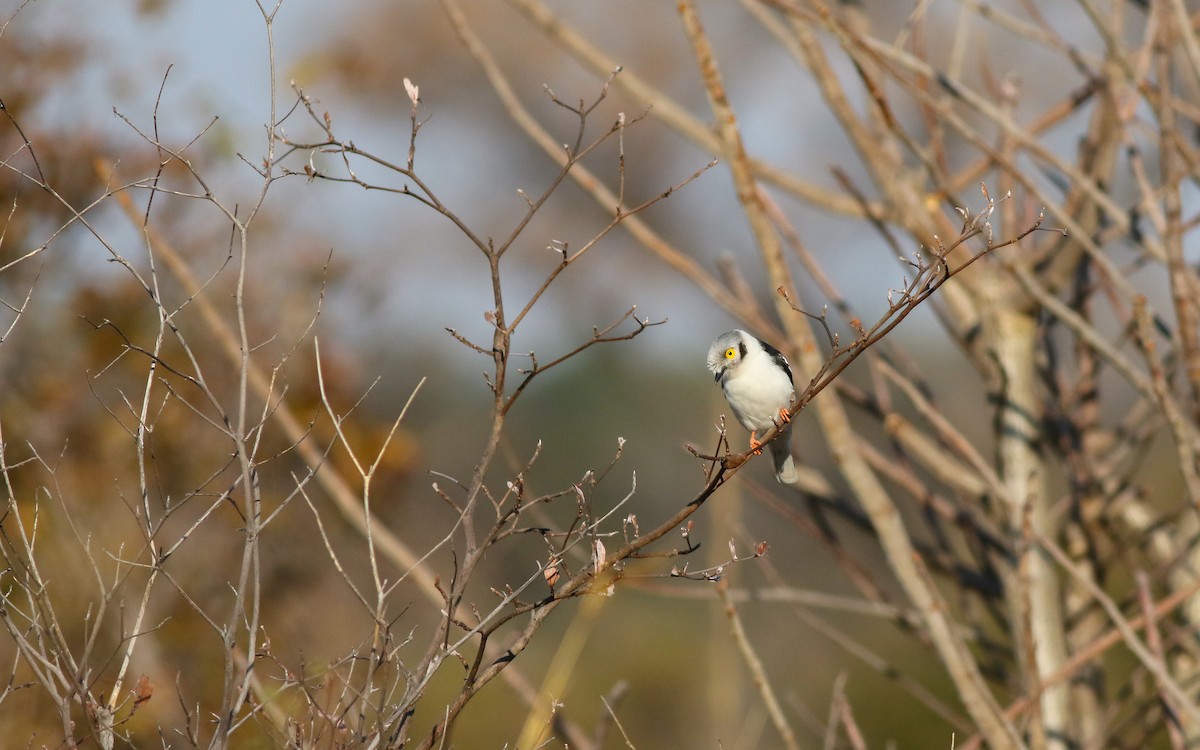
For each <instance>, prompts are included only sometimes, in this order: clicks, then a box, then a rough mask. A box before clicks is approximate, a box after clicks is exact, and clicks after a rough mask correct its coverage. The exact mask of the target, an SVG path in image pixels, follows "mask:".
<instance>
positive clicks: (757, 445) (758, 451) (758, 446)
mask: <svg viewBox="0 0 1200 750" xmlns="http://www.w3.org/2000/svg"><path fill="white" fill-rule="evenodd" d="M750 450H752V451H754V455H756V456H761V455H762V441H761V440H759V439H758V438H757V437H755V435H754V430H751V431H750Z"/></svg>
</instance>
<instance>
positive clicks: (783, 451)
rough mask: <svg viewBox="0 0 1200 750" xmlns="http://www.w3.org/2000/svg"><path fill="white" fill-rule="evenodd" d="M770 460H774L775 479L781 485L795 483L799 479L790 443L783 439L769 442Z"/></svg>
mask: <svg viewBox="0 0 1200 750" xmlns="http://www.w3.org/2000/svg"><path fill="white" fill-rule="evenodd" d="M784 437H787V436H784ZM771 458H772V459H774V460H775V478H776V479H777V480H779V482H780V483H781V484H793V483H795V481H796V480H797V479H798V478H799V477H798V476H797V475H796V461H795V460H794V459H793V458H792V448H791V441H790V440H785V439H783V438H780V439H779V440H773V441H771Z"/></svg>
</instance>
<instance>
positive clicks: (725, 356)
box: [708, 330, 750, 380]
mask: <svg viewBox="0 0 1200 750" xmlns="http://www.w3.org/2000/svg"><path fill="white" fill-rule="evenodd" d="M749 338H750V335H749V334H748V333H746V332H745V331H742V330H733V331H728V332H726V333H722V334H721V335H720V336H718V337H717V340H716V341H714V342H712V346H710V347H708V369H709V370H711V371H712V374H713V377H714V379H716V380H720V379H721V376H722V375H724V374H725V373H727V372H730V371H732V370H733V369H734V368H736V367H737V366H738V365H739V364H741V363H742V359H744V358H745V356H746V352H747V351H748V343H747V339H749Z"/></svg>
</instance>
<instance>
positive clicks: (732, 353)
mask: <svg viewBox="0 0 1200 750" xmlns="http://www.w3.org/2000/svg"><path fill="white" fill-rule="evenodd" d="M735 357H737V349H734V348H733V347H732V346H731V347H729V348H728V349H726V350H725V359H733V358H735Z"/></svg>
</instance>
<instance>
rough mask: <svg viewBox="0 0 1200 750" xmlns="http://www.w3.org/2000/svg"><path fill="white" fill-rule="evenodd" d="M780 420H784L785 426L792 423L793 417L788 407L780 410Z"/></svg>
mask: <svg viewBox="0 0 1200 750" xmlns="http://www.w3.org/2000/svg"><path fill="white" fill-rule="evenodd" d="M779 418H780V419H782V420H783V423H784V424H789V423H790V422H791V421H792V415H791V414H788V410H787V407H786V406H785V407H782V408H781V409H780V410H779Z"/></svg>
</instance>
